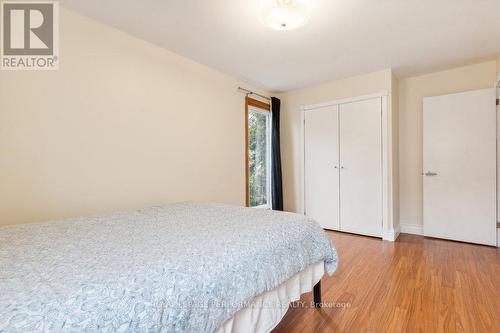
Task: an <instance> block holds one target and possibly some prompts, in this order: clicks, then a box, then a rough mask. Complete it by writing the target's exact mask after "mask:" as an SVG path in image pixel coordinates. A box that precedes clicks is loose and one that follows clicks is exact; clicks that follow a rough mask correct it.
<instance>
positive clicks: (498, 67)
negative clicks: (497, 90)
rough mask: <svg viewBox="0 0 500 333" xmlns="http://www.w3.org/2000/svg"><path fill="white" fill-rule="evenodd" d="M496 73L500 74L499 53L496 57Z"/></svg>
mask: <svg viewBox="0 0 500 333" xmlns="http://www.w3.org/2000/svg"><path fill="white" fill-rule="evenodd" d="M497 74H498V76H500V53H499V54H498V57H497Z"/></svg>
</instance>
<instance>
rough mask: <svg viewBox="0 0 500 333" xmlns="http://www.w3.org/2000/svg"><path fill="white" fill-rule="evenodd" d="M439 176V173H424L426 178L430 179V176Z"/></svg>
mask: <svg viewBox="0 0 500 333" xmlns="http://www.w3.org/2000/svg"><path fill="white" fill-rule="evenodd" d="M437 175H438V174H437V173H435V172H430V171H427V172H426V173H424V176H427V177H429V176H437Z"/></svg>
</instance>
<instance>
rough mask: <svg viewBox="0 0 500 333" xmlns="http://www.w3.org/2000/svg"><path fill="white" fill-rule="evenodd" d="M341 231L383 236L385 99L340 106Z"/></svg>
mask: <svg viewBox="0 0 500 333" xmlns="http://www.w3.org/2000/svg"><path fill="white" fill-rule="evenodd" d="M339 108H340V116H339V118H340V230H342V231H346V232H352V233H357V234H363V235H370V236H377V237H381V236H382V99H381V98H374V99H369V100H364V101H359V102H353V103H348V104H342V105H340V107H339Z"/></svg>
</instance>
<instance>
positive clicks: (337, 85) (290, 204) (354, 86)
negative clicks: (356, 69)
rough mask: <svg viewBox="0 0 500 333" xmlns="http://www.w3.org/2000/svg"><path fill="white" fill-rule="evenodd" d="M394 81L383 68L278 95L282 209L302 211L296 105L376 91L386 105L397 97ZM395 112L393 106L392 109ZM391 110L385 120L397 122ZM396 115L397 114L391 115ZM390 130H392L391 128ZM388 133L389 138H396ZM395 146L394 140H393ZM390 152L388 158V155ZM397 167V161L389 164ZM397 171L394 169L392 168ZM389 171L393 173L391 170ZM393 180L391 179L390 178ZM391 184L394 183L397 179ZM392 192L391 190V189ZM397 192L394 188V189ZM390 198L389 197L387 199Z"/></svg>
mask: <svg viewBox="0 0 500 333" xmlns="http://www.w3.org/2000/svg"><path fill="white" fill-rule="evenodd" d="M394 82H397V81H396V80H395V79H394V78H393V76H392V72H391V70H389V69H388V70H383V71H379V72H375V73H370V74H366V75H361V76H356V77H352V78H348V79H344V80H340V81H334V82H329V83H325V84H321V85H317V86H313V87H310V88H305V89H299V90H293V91H290V92H286V93H284V94H282V95H281V98H282V99H283V100H282V102H283V106H282V112H283V116H282V122H281V131H282V138H281V140H282V141H281V142H282V163H283V189H284V204H285V210H287V211H292V212H303V207H302V196H303V188H302V187H303V181H302V177H303V174H302V172H303V171H302V166H303V156H302V154H301V151H302V148H301V145H302V141H301V140H302V139H301V128H302V124H301V113H300V107H301V106H305V105H310V104H316V103H322V102H328V101H332V100H336V99H341V98H349V97H356V96H362V95H368V94H373V93H378V92H382V91H387V92H389V94H390V96H389V108H391V104H392V103H391V102H392V101H393V99H394V100H397V96H394V97H393V94H392V86H393V83H394ZM394 112H396V113H397V108H396V110H394ZM392 114H393V111H392V110H390V111H389V119H388V122H389V124H394V125H396V126H397V122H394V121H393V118H392ZM395 117H396V118H395V119H397V115H396V116H395ZM391 132H394V131H391ZM392 135H393V134H392V133H391V134H390V138H391V140H394V139H397V135H396V137H395V138H393V137H392ZM394 146H395V147H397V143H394ZM392 158H393V157H392V155H391V159H392ZM396 159H397V156H396ZM390 167H392V168H395V169H397V168H398V164H397V163H396V164H394V165H392V166H390ZM395 172H396V173H397V170H396V171H395ZM392 174H393V175H394V174H395V173H392ZM391 183H393V182H391ZM393 184H395V185H394V186H395V187H397V183H393ZM393 193H394V191H393ZM395 194H396V195H397V191H396V193H395ZM391 200H394V201H393V202H397V200H398V198H397V197H394V198H392V199H391ZM391 202H392V201H391ZM390 211H392V212H393V213H394V212H395V216H393V218H394V220H393V221H394V223H395V224H397V209H391V210H390Z"/></svg>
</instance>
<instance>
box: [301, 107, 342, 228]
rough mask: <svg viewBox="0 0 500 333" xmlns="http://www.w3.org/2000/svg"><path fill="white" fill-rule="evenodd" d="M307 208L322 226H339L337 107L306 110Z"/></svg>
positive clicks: (305, 183) (310, 215) (309, 214)
mask: <svg viewBox="0 0 500 333" xmlns="http://www.w3.org/2000/svg"><path fill="white" fill-rule="evenodd" d="M304 126H305V130H304V132H305V144H304V168H305V173H304V174H305V182H304V186H305V211H306V215H307V216H309V217H312V218H313V219H315V220H316V221H317V222H318V223H319V224H320V225H321V226H322V227H323V228H325V229H332V230H338V229H339V216H338V214H339V207H338V205H339V165H338V164H339V163H338V158H339V151H338V107H337V106H330V107H325V108H321V109H316V110H310V111H306V112H305V124H304Z"/></svg>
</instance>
